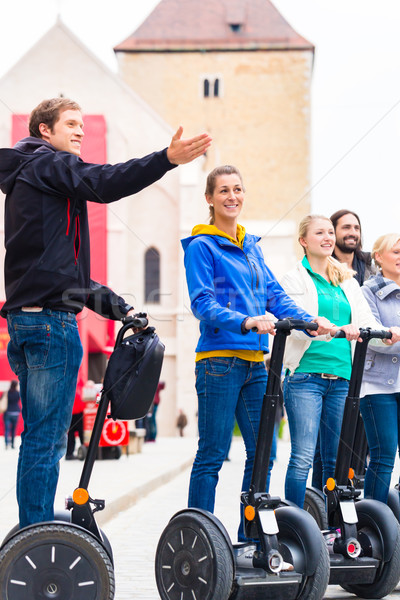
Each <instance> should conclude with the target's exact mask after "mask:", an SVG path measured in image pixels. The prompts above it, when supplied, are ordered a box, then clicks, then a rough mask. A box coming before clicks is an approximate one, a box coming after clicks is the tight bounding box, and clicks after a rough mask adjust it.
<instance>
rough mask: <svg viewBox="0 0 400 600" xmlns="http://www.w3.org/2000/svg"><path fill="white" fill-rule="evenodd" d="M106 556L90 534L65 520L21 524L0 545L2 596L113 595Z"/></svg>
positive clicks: (93, 598)
mask: <svg viewBox="0 0 400 600" xmlns="http://www.w3.org/2000/svg"><path fill="white" fill-rule="evenodd" d="M114 593H115V580H114V570H113V566H112V563H111V560H110V558H109V556H108V554H107V552H106V551H105V549H104V548H103V546H102V545H101V544H100V542H98V541H97V540H96V539H95V538H94V537H93V536H92V535H90V534H89V533H87V532H86V531H85V530H83V529H81V528H77V527H74V526H71V525H62V524H60V523H57V524H51V523H46V524H40V525H37V526H36V525H35V526H32V527H26V528H24V529H22V530H21V531H20V532H19V533H18V534H17V535H15V536H14V537H13V538H11V539H10V540H9V541H8V542H7V543H6V544H5V545H4V546H3V548H2V549H1V554H0V597H1V598H2V599H4V600H27V599H28V598H29V600H39V599H40V600H41V599H42V598H43V599H44V598H52V599H54V600H113V598H114Z"/></svg>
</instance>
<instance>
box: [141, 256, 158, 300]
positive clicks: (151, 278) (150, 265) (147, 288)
mask: <svg viewBox="0 0 400 600" xmlns="http://www.w3.org/2000/svg"><path fill="white" fill-rule="evenodd" d="M144 299H145V302H151V303H153V304H159V303H160V253H159V251H158V250H156V248H149V249H148V250H147V251H146V254H145V256H144Z"/></svg>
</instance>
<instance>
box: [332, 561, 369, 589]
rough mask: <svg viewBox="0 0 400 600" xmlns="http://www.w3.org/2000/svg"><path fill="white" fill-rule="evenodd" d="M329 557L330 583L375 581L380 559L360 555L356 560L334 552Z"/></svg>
mask: <svg viewBox="0 0 400 600" xmlns="http://www.w3.org/2000/svg"><path fill="white" fill-rule="evenodd" d="M329 558H330V576H329V585H342V584H343V583H344V584H346V583H349V581H356V582H357V583H361V584H365V583H373V582H374V581H375V578H376V573H377V570H378V568H379V566H380V561H379V560H377V559H376V558H370V557H358V558H357V560H356V561H355V560H354V559H352V558H345V557H344V556H342V555H341V554H332V555H331V556H330V557H329Z"/></svg>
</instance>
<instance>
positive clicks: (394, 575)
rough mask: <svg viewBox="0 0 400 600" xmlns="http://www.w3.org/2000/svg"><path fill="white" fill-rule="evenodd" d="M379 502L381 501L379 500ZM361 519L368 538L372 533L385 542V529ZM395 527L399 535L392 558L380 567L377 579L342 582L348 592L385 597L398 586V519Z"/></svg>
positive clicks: (399, 547)
mask: <svg viewBox="0 0 400 600" xmlns="http://www.w3.org/2000/svg"><path fill="white" fill-rule="evenodd" d="M378 504H380V503H379V502H378ZM383 506H385V505H383ZM356 508H357V504H356ZM360 521H361V522H360ZM360 521H359V524H360V526H361V527H360V530H361V531H364V533H365V534H366V538H368V535H371V534H372V536H373V535H374V534H375V536H376V539H378V540H380V541H381V542H383V544H384V541H385V540H384V539H383V538H384V535H383V531H381V530H379V529H378V528H377V527H375V528H374V527H372V526H371V523H368V522H365V521H364V522H363V521H362V520H360ZM393 527H397V536H396V542H395V546H394V550H393V553H392V556H391V559H390V560H389V561H387V562H383V563H382V565H381V567H380V569H378V573H377V576H376V578H375V581H373V582H372V583H366V584H342V585H341V587H342V588H343V589H344V590H346V592H350V593H352V594H356V595H357V596H360V597H361V598H383V597H384V596H387V595H388V594H390V593H391V592H392V591H393V590H394V588H395V587H396V586H397V584H398V582H399V580H400V525H399V523H398V522H397V520H396V521H394V522H393ZM360 530H359V531H360ZM370 532H371V533H370ZM379 554H381V552H379Z"/></svg>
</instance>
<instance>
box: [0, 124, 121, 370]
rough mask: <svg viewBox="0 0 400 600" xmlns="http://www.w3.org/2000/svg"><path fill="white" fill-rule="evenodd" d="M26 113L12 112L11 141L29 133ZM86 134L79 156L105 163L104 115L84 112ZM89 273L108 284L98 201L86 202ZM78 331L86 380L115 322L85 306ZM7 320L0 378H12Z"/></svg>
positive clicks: (110, 340) (0, 330)
mask: <svg viewBox="0 0 400 600" xmlns="http://www.w3.org/2000/svg"><path fill="white" fill-rule="evenodd" d="M28 119H29V115H12V127H11V144H12V146H14V145H15V144H16V143H17V142H18V141H19V140H21V139H22V138H24V137H27V136H28V135H29V131H28ZM83 119H84V123H85V128H84V131H85V137H84V138H83V143H82V159H83V160H84V161H85V162H91V163H96V164H104V163H105V162H106V161H107V142H106V139H107V138H106V134H107V127H106V121H105V119H104V117H103V115H84V117H83ZM88 214H89V229H90V255H91V273H90V276H91V278H92V279H94V280H95V281H98V282H100V283H103V284H107V279H108V278H107V208H106V205H105V204H102V203H101V202H99V203H97V202H88ZM78 326H79V333H80V336H81V341H82V346H83V361H82V365H81V369H80V373H81V376H82V377H83V379H84V381H87V379H88V355H89V353H90V352H104V353H106V354H107V350H106V349H108V348H109V347H110V346H113V345H114V340H115V337H114V321H110V320H108V319H104V318H103V317H101V316H100V315H97V314H95V313H94V312H92V311H89V310H87V309H86V308H85V309H84V310H83V311H82V312H81V313H80V314H79V315H78ZM8 340H9V337H8V332H7V323H6V321H5V320H2V319H0V380H1V381H7V380H11V379H15V375H14V373H13V372H12V371H11V369H10V367H9V364H8V360H7V344H8Z"/></svg>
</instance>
